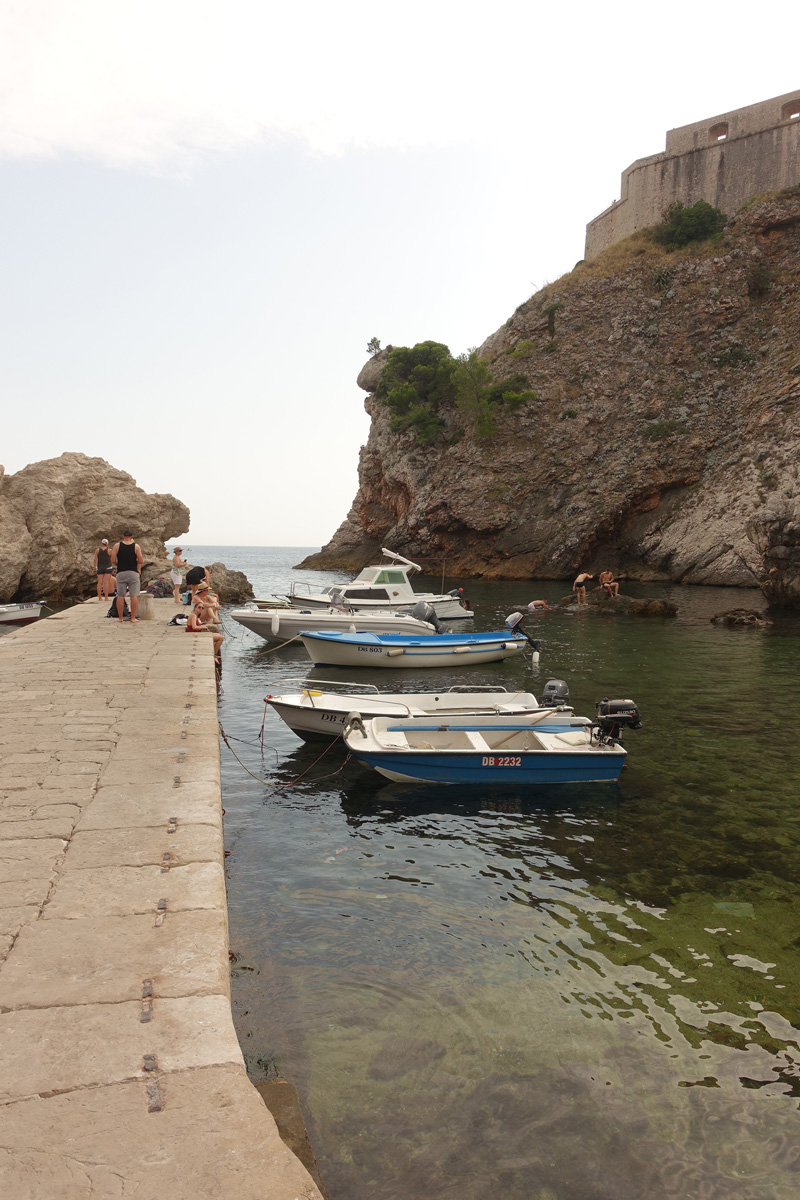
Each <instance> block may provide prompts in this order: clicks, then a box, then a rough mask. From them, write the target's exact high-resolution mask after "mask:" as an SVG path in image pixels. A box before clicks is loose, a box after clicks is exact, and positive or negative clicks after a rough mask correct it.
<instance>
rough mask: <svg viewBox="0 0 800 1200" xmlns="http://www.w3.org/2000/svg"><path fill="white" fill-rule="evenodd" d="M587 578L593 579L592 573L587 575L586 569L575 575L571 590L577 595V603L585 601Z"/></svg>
mask: <svg viewBox="0 0 800 1200" xmlns="http://www.w3.org/2000/svg"><path fill="white" fill-rule="evenodd" d="M589 579H594V575H588V574H587V573H586V571H581V573H580V574H579V575H576V576H575V582H574V583H573V585H572V590H573V592H575V593H576V595H577V597H578V604H585V603H586V583H587V581H588V580H589Z"/></svg>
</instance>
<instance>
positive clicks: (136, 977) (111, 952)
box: [0, 905, 230, 1011]
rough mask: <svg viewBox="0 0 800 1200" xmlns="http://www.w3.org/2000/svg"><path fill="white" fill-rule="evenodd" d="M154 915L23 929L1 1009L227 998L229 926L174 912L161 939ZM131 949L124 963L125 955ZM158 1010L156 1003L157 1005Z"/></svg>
mask: <svg viewBox="0 0 800 1200" xmlns="http://www.w3.org/2000/svg"><path fill="white" fill-rule="evenodd" d="M158 915H159V914H157V911H156V906H155V905H154V906H153V911H152V912H151V913H148V914H142V915H139V916H127V917H107V916H101V917H98V916H87V917H84V918H83V919H82V920H69V921H59V920H50V921H37V922H36V923H35V924H33V925H28V926H26V928H24V929H23V930H22V931H21V933H20V935H19V937H18V938H17V942H16V945H15V946H14V955H13V958H12V959H11V960H10V961H9V962H7V963H6V965H5V968H4V969H3V971H1V972H0V1009H2V1010H7V1011H13V1010H14V1009H19V1008H51V1007H54V1006H56V1005H59V1006H60V1005H65V1004H87V1003H92V1004H116V1003H118V1002H119V1001H122V1000H139V999H141V997H142V982H143V980H145V979H150V980H152V984H153V987H152V992H153V996H154V997H156V998H157V999H158V1000H160V999H161V998H162V997H164V996H197V995H225V994H226V993H227V991H228V989H229V987H230V969H229V967H228V955H227V952H226V953H225V954H224V956H223V954H222V947H223V946H224V945H226V944H227V919H226V915H225V914H224V913H221V912H218V911H214V910H212V909H205V910H199V911H192V912H178V913H176V912H169V911H167V912H166V914H165V916H164V917H163V924H161V925H159V926H157V927H156V928H155V932H154V919H155V918H156V917H157V916H158ZM121 945H124V947H125V956H124V958H123V957H122V956H121V955H120V954H119V947H120V946H121ZM154 1003H155V1000H154Z"/></svg>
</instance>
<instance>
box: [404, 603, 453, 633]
mask: <svg viewBox="0 0 800 1200" xmlns="http://www.w3.org/2000/svg"><path fill="white" fill-rule="evenodd" d="M411 616H412V617H416V619H417V620H418V621H427V622H428V624H429V625H432V626H433V628H434V629H435V630H436V632H437V633H449V630H448V628H447V626H446V625H443V624H442V623H441V621H440V620H439V618H438V617H437V615H436V609H435V608H434V607H433V605H432V604H428V602H427V600H418V601H417V603H416V604H415V605H414V607H413V608H412V609H411Z"/></svg>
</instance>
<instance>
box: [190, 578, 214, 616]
mask: <svg viewBox="0 0 800 1200" xmlns="http://www.w3.org/2000/svg"><path fill="white" fill-rule="evenodd" d="M194 598H195V600H197V601H199V602H200V604H201V605H202V613H201V617H202V620H203V621H205V623H206V624H207V625H219V624H220V619H219V596H218V595H217V593H216V592H212V591H211V588H210V587H209V586H208V584H207V583H205V582H202V583H198V585H197V591H196V592H195V594H194Z"/></svg>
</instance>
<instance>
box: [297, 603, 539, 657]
mask: <svg viewBox="0 0 800 1200" xmlns="http://www.w3.org/2000/svg"><path fill="white" fill-rule="evenodd" d="M521 620H522V614H521V613H512V615H511V616H510V617H508V618H507V619H506V624H507V626H508V628H507V629H501V630H496V631H495V632H493V633H437V634H436V635H435V636H433V637H431V636H428V637H424V636H423V637H420V636H419V635H416V636H415V635H413V634H400V633H344V632H339V631H337V630H330V631H327V630H324V631H323V630H316V631H314V630H303V632H301V634H300V638H301V640H302V642H303V645H304V646H305V648H306V651H307V652H308V655H309V657H310V658H311V661H312V662H313V663H314V665H315V666H318V667H391V668H393V669H395V670H396V669H406V670H415V671H416V670H418V669H419V668H420V667H459V666H475V665H478V664H480V663H490V662H500V661H502V660H503V659H504V658H512V657H514V656H515V655H517V654H521V653H522V651H523V650H524V649H525V647H526V646H532V647H533V651H534V655H536V656H537V657H538V652H539V645H540V643H539V642H538V641H534V640H531V638H529V637H528V636H527V635H526V634H524V633H520V632H519V630H518V625H519V622H520V621H521ZM534 661H535V660H534Z"/></svg>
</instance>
